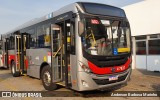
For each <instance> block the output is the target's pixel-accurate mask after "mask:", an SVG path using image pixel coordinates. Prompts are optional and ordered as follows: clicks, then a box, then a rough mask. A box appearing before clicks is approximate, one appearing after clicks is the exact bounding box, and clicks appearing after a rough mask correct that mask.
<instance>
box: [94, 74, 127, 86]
mask: <svg viewBox="0 0 160 100" xmlns="http://www.w3.org/2000/svg"><path fill="white" fill-rule="evenodd" d="M127 75H128V73H127V74H126V75H124V76H120V77H118V80H115V81H109V79H103V80H102V79H101V80H100V79H93V80H94V81H95V82H96V83H97V84H98V85H107V84H111V83H116V82H120V81H124V80H125V79H126V77H127Z"/></svg>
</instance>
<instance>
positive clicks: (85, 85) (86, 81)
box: [78, 67, 132, 91]
mask: <svg viewBox="0 0 160 100" xmlns="http://www.w3.org/2000/svg"><path fill="white" fill-rule="evenodd" d="M131 70H132V69H131V67H130V68H129V69H127V70H126V71H124V72H121V73H115V74H108V75H96V74H88V73H86V72H79V73H78V76H79V80H78V81H79V82H78V83H79V84H78V87H79V89H78V91H88V90H96V89H105V88H108V87H113V86H116V85H120V84H124V83H127V81H128V79H129V78H130V75H131ZM111 76H118V80H113V81H109V77H111Z"/></svg>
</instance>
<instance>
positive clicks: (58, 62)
mask: <svg viewBox="0 0 160 100" xmlns="http://www.w3.org/2000/svg"><path fill="white" fill-rule="evenodd" d="M51 41H52V42H51V55H52V56H51V60H52V68H51V70H52V82H60V81H62V63H63V59H62V55H63V42H62V30H61V27H60V26H59V25H56V24H52V25H51Z"/></svg>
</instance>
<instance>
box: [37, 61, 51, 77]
mask: <svg viewBox="0 0 160 100" xmlns="http://www.w3.org/2000/svg"><path fill="white" fill-rule="evenodd" d="M47 65H49V64H48V63H47V62H43V63H42V64H41V66H40V76H39V77H40V79H41V76H42V70H43V68H44V67H45V66H47Z"/></svg>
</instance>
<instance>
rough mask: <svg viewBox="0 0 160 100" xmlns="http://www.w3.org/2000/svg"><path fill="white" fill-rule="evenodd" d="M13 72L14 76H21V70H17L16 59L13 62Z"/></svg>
mask: <svg viewBox="0 0 160 100" xmlns="http://www.w3.org/2000/svg"><path fill="white" fill-rule="evenodd" d="M11 73H12V75H13V77H18V76H20V72H19V71H16V65H15V62H14V61H13V62H12V63H11Z"/></svg>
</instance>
